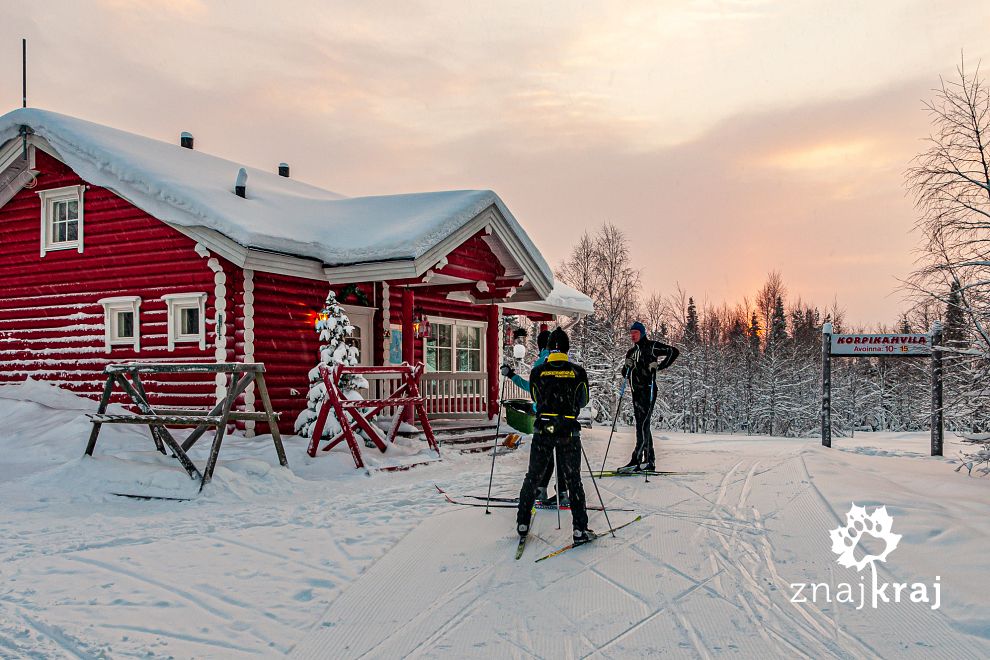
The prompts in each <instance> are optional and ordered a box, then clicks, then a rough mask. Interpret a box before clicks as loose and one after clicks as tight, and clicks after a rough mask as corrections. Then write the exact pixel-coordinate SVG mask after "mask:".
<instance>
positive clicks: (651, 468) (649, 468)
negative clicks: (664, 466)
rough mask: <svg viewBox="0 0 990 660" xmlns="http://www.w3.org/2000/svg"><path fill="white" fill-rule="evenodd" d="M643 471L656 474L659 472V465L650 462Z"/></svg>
mask: <svg viewBox="0 0 990 660" xmlns="http://www.w3.org/2000/svg"><path fill="white" fill-rule="evenodd" d="M643 469H644V470H645V471H646V472H656V471H657V464H656V463H653V462H652V461H651V462H649V463H647V464H646V465H644V466H643Z"/></svg>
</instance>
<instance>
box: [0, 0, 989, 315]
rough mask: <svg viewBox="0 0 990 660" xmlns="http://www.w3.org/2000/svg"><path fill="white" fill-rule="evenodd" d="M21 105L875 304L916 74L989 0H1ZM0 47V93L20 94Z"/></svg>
mask: <svg viewBox="0 0 990 660" xmlns="http://www.w3.org/2000/svg"><path fill="white" fill-rule="evenodd" d="M2 4H3V5H5V6H3V7H2V11H3V15H4V17H5V19H7V20H5V21H4V22H3V23H2V24H0V48H2V47H3V44H8V46H6V48H7V52H8V57H7V58H5V60H6V61H8V62H11V61H16V58H17V57H18V56H19V42H18V39H19V37H21V36H26V37H28V39H29V48H30V53H31V62H30V71H31V90H30V95H31V100H32V103H33V104H35V105H38V106H41V107H47V108H50V109H53V110H57V111H61V112H65V113H68V114H73V115H76V116H80V117H83V118H87V119H92V120H94V121H99V122H103V123H107V124H110V125H114V126H118V127H120V128H124V129H127V130H132V131H135V132H139V133H142V134H145V135H151V136H154V137H159V138H162V139H166V140H169V141H174V140H175V138H176V135H177V134H178V132H179V131H182V130H189V131H192V132H193V133H194V134H195V135H196V138H197V147H198V148H201V149H204V150H206V151H209V152H211V153H216V154H218V155H222V156H225V157H228V158H231V159H234V160H238V161H241V162H245V163H249V164H252V165H256V166H259V167H265V166H270V167H272V168H274V166H275V164H277V163H278V162H279V161H282V160H286V161H289V162H290V163H291V164H292V167H293V173H294V175H295V176H298V177H299V178H302V179H305V180H307V181H310V182H313V183H316V184H319V185H323V186H325V187H328V188H330V189H333V190H337V191H339V192H343V193H345V194H355V195H356V194H370V193H390V192H407V191H413V190H435V189H450V188H467V187H485V188H493V189H495V190H497V191H498V192H499V193H500V194H501V195H502V197H503V198H504V199H505V200H506V202H507V203H508V204H509V206H510V208H512V209H513V211H514V212H515V213H516V215H517V216H518V217H519V218H520V220H521V221H522V222H523V223H524V225H525V226H526V227H527V230H528V231H529V232H530V233H531V234H532V235H533V237H534V239H535V240H536V241H537V243H538V244H539V245H540V246H541V248H542V249H543V250H544V252H545V253H546V254H547V256H548V257H549V258H550V259H551V261H552V262H558V261H559V260H560V259H561V258H562V257H563V256H564V255H565V254H566V252H567V249H568V248H569V247H570V245H571V244H572V243H573V241H574V240H575V239H576V237H577V235H578V234H579V233H580V232H581V231H583V230H584V229H586V228H587V229H592V230H593V229H594V228H595V227H596V226H597V225H599V224H600V223H601V222H602V221H605V220H607V221H610V222H613V223H615V224H617V225H619V226H621V227H622V228H624V229H625V230H626V232H627V233H628V234H629V235H630V237H631V238H632V239H633V246H634V252H635V256H636V258H637V260H638V262H639V263H640V264H641V265H642V266H643V270H644V283H645V285H646V288H647V290H657V291H661V292H664V291H669V290H670V289H671V288H672V287H673V286H674V284H675V282H679V283H680V284H681V285H682V286H684V287H685V288H686V289H687V290H688V291H689V292H691V293H692V294H694V295H695V296H696V297H697V298H699V299H705V298H707V299H709V300H712V301H713V302H719V301H721V300H723V299H728V300H734V299H738V298H741V297H742V296H743V295H747V294H752V292H753V291H754V290H755V289H756V288H758V286H759V285H760V283H761V282H762V280H763V279H764V277H765V276H766V273H767V272H768V271H770V270H774V269H776V270H781V271H782V272H783V274H784V276H785V279H786V280H787V281H788V283H789V286H790V289H791V291H794V292H795V293H800V294H801V295H802V296H803V297H804V299H805V300H812V301H814V302H816V303H819V304H826V303H828V302H830V301H831V300H832V298H833V296H837V297H838V299H839V301H840V303H842V304H844V305H845V306H846V307H847V308H848V310H849V312H850V316H851V317H852V319H853V320H854V321H859V322H863V323H873V322H887V323H890V322H892V321H893V320H894V319H895V317H896V315H897V312H898V310H899V309H900V307H901V305H900V301H899V299H898V298H897V296H891V295H890V294H891V293H892V291H894V289H895V287H896V285H897V281H896V278H897V277H903V276H905V275H906V274H907V273H908V271H909V270H910V267H911V262H912V253H911V250H912V248H913V247H914V245H915V243H916V240H915V237H914V236H912V235H910V234H909V230H910V228H911V226H912V225H913V219H914V214H913V210H912V208H911V205H910V202H909V200H908V199H907V198H906V197H905V195H904V189H903V184H902V180H903V176H902V175H903V171H904V169H905V168H906V167H907V165H908V161H909V159H910V158H911V156H913V155H914V153H916V152H917V150H919V149H920V142H919V139H920V138H923V137H924V136H925V135H926V134H927V131H928V127H927V124H926V121H927V118H926V116H925V114H924V112H923V111H922V109H921V99H923V98H927V97H929V96H930V88H932V87H934V86H935V85H936V84H937V81H938V76H939V75H940V74H942V75H951V74H952V71H953V67H954V65H955V64H956V63H957V62H958V59H959V53H960V49H963V48H965V49H966V55H967V59H970V60H976V59H979V58H980V57H982V56H983V55H985V54H986V46H985V45H984V43H985V39H984V34H983V32H984V26H986V25H987V24H988V21H987V19H990V3H985V2H982V1H980V2H959V3H952V4H947V3H946V4H943V3H930V2H925V1H921V0H912V1H911V2H874V3H862V2H853V1H851V0H838V1H836V2H831V3H821V2H810V1H804V0H794V1H788V2H757V1H745V2H743V1H725V0H723V1H720V2H715V1H710V2H693V3H688V2H665V3H656V2H626V3H610V2H580V3H578V2H573V1H570V0H567V1H564V0H559V1H553V2H546V3H529V2H499V3H481V2H461V3H450V2H442V1H440V0H437V1H432V0H409V1H407V2H380V1H375V0H371V1H369V2H362V3H353V2H333V3H331V2H282V3H257V4H253V3H229V2H208V1H207V0H184V1H182V2H172V3H166V4H158V3H144V2H136V1H133V0H102V1H101V2H97V3H95V4H86V5H83V4H82V3H75V2H65V1H58V0H52V1H50V2H46V3H44V4H43V5H39V4H34V5H31V4H25V3H14V2H6V3H2ZM19 90H20V85H19V71H18V70H17V67H6V68H5V69H4V70H0V105H2V106H3V108H4V109H6V108H10V107H14V106H15V105H18V104H19V100H20V99H19Z"/></svg>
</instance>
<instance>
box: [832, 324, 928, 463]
mask: <svg viewBox="0 0 990 660" xmlns="http://www.w3.org/2000/svg"><path fill="white" fill-rule="evenodd" d="M941 347H942V325H941V324H940V323H939V322H938V321H936V322H935V324H934V325H933V326H932V331H931V333H929V334H884V335H878V334H833V333H832V324H831V323H826V324H825V325H823V326H822V446H824V447H831V446H832V358H833V357H885V358H910V357H930V358H931V359H932V370H931V374H932V376H931V387H932V412H931V427H932V442H931V454H932V456H941V455H942V440H943V430H942V426H943V419H942V350H941Z"/></svg>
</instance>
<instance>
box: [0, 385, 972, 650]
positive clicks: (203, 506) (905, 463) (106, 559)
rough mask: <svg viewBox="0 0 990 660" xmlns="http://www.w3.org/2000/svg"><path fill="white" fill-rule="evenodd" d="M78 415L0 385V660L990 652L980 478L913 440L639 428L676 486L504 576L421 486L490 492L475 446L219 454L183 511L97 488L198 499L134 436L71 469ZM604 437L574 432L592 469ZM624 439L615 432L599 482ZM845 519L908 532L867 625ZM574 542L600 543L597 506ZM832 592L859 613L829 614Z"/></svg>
mask: <svg viewBox="0 0 990 660" xmlns="http://www.w3.org/2000/svg"><path fill="white" fill-rule="evenodd" d="M93 407H94V406H93V404H92V403H91V402H89V401H85V400H81V399H77V398H76V397H74V396H72V395H70V394H67V393H65V392H59V391H56V390H54V389H53V388H50V387H48V386H44V385H39V384H36V383H29V384H28V385H25V386H5V387H0V420H2V421H0V456H2V458H0V512H2V514H0V572H2V581H0V657H63V656H64V657H86V658H88V657H99V656H106V657H131V656H141V657H149V656H151V657H178V658H182V657H238V656H252V655H254V656H265V657H270V656H279V655H283V654H291V655H295V656H299V657H327V658H329V657H334V658H337V657H341V658H343V657H358V656H361V655H362V654H366V657H382V658H393V657H402V656H407V655H412V656H420V657H455V658H462V657H488V658H500V657H532V656H537V657H547V658H556V657H583V656H586V655H595V656H596V657H639V656H645V655H653V654H656V655H668V656H674V657H716V656H731V657H757V656H760V657H781V656H786V657H795V656H797V657H801V656H810V657H831V656H838V657H857V658H858V657H902V656H913V657H925V658H934V657H945V658H966V657H987V656H990V623H988V622H990V601H988V599H987V597H986V594H987V592H988V588H990V577H988V572H987V570H986V566H985V564H986V556H987V553H986V543H987V539H990V517H988V515H987V511H990V478H985V477H984V478H975V477H967V476H966V475H965V474H959V473H955V472H953V468H954V467H955V464H954V463H953V462H952V459H951V456H953V455H955V454H957V452H958V448H959V445H958V443H957V442H956V441H955V440H954V439H953V438H948V439H947V447H946V454H947V457H946V459H934V458H930V457H928V456H927V443H928V439H927V437H926V436H925V435H924V434H857V436H856V438H855V439H836V441H835V445H836V448H835V449H833V450H825V449H822V448H821V447H819V446H818V443H817V441H816V440H813V439H811V440H794V439H782V438H765V437H743V436H711V435H701V436H698V435H689V434H658V455H659V462H660V463H661V466H662V467H663V469H671V470H682V471H686V472H694V473H695V474H685V475H676V476H667V477H656V478H653V479H651V481H650V483H645V481H644V480H642V479H639V478H636V479H630V478H611V479H603V480H600V481H599V486H600V488H601V493H602V496H603V497H604V498H605V501H606V504H607V505H612V506H615V507H617V508H619V507H625V508H633V509H635V510H636V513H638V514H641V515H642V516H643V520H642V521H640V522H638V523H634V524H633V525H630V526H629V527H627V528H625V529H624V530H622V531H621V532H619V535H618V538H615V539H612V538H605V539H600V540H599V541H596V542H595V543H594V544H592V545H590V546H587V547H582V548H578V549H575V550H573V551H571V552H567V553H565V554H563V555H561V556H559V557H555V558H553V559H550V560H547V561H545V562H541V563H538V564H537V563H534V562H533V559H535V558H537V557H539V556H541V555H543V554H545V553H547V552H549V551H550V550H552V549H555V548H557V547H559V546H561V545H563V544H564V543H565V542H566V541H567V538H568V536H569V526H570V520H569V514H568V513H566V512H565V513H564V514H563V519H562V523H563V528H562V530H560V531H558V530H557V519H556V513H555V512H552V511H540V512H538V513H537V517H536V520H535V529H534V536H533V537H532V538H531V540H530V543H529V547H527V549H526V554H525V555H524V557H523V559H522V560H521V561H518V562H517V561H514V560H513V551H514V549H515V538H514V532H513V511H512V510H510V509H495V510H493V514H492V515H489V516H486V515H485V514H484V511H483V509H476V508H468V507H458V506H454V505H451V504H448V503H446V502H445V501H444V500H443V499H442V498H441V497H440V496H439V495H438V493H437V492H436V490H435V489H434V485H433V484H434V483H437V484H439V485H441V486H442V487H443V488H444V489H446V490H447V491H449V492H450V493H452V494H454V495H463V494H479V493H484V491H485V489H486V488H487V485H488V468H489V466H490V457H489V456H488V455H486V454H457V453H455V452H453V451H448V452H447V453H446V455H445V459H444V461H443V463H442V464H438V465H433V466H429V467H422V468H417V469H414V470H411V471H409V472H398V473H375V474H373V476H370V477H369V476H366V475H364V474H363V473H360V472H358V471H355V470H354V469H353V464H352V463H351V462H350V457H349V455H348V454H347V453H345V452H340V453H338V452H332V453H331V454H330V455H326V456H321V457H318V458H317V459H313V460H311V459H309V458H308V457H306V456H305V454H304V443H303V442H302V441H301V440H298V439H295V438H288V439H287V441H286V442H287V452H288V457H289V462H290V466H291V470H284V469H282V468H279V467H278V466H277V462H276V459H275V453H274V450H273V448H272V445H271V443H270V439H269V438H256V439H252V440H248V439H245V438H239V437H235V438H232V439H231V440H230V441H229V442H228V443H226V444H225V447H224V450H223V452H222V453H221V462H220V465H219V466H218V468H217V471H216V475H215V479H214V482H213V484H211V485H210V486H209V487H208V488H207V489H206V491H205V492H204V493H203V494H202V495H201V496H199V497H198V498H196V499H194V500H193V501H190V502H165V501H139V500H131V499H124V498H120V497H116V496H114V495H111V494H109V493H111V492H114V491H116V492H132V493H154V494H158V495H167V494H172V495H183V496H188V495H193V494H195V488H194V485H193V484H192V483H191V482H190V481H189V479H188V478H187V477H186V475H185V473H184V472H182V471H181V469H179V468H178V467H177V466H176V465H174V464H173V463H174V461H172V460H170V459H167V458H165V457H162V456H161V455H159V454H157V453H156V452H154V446H153V444H152V443H151V440H150V439H149V438H148V436H147V431H146V429H144V428H142V427H133V428H130V427H120V426H116V427H113V426H110V427H104V432H103V435H101V439H100V443H99V445H98V446H97V451H96V456H95V458H92V459H82V458H81V455H82V452H83V449H84V447H85V443H86V439H87V437H88V434H89V426H90V425H89V423H88V421H87V420H86V418H85V416H84V412H85V411H89V410H92V408H93ZM607 438H608V429H607V428H606V429H595V430H593V431H591V432H590V433H589V434H587V436H586V442H585V444H586V447H587V449H588V453H589V454H590V456H591V460H592V463H593V464H595V465H594V466H595V468H596V469H597V468H598V467H599V466H600V464H601V457H602V454H603V453H604V450H605V444H606V440H607ZM631 442H632V436H631V433H630V432H629V431H628V430H621V431H620V432H619V433H617V435H616V439H615V441H614V442H613V444H612V449H611V453H610V459H609V463H610V464H611V465H616V464H619V463H620V461H624V460H625V459H626V458H627V456H628V452H629V450H630V447H631ZM202 444H204V446H203V447H197V449H196V451H194V452H193V454H192V456H193V458H194V460H197V461H200V462H201V461H202V460H203V459H204V454H205V451H206V447H205V443H202ZM399 453H401V452H399ZM526 460H527V450H526V449H525V448H524V449H522V450H520V451H518V452H515V453H513V454H510V455H507V456H500V457H499V458H498V463H497V466H496V473H495V488H494V490H495V492H496V493H497V494H499V495H510V496H511V495H515V493H516V491H517V489H518V485H519V483H520V481H521V478H522V473H523V471H524V468H525V463H526ZM585 485H586V487H587V490H588V493H589V499H591V500H592V501H594V500H596V499H597V498H596V496H595V494H594V489H593V488H592V487H591V483H590V481H589V480H587V479H586V480H585ZM853 502H855V503H856V504H857V505H859V506H864V507H866V511H867V512H868V513H870V514H874V512H875V508H876V507H878V506H880V505H885V506H886V511H887V512H888V513H889V514H890V516H892V528H891V529H890V530H889V531H891V532H893V533H894V534H898V535H900V536H901V538H900V540H899V542H898V543H897V546H896V548H895V549H894V550H893V551H892V552H891V553H890V554H889V556H888V557H887V561H886V562H885V563H884V562H877V564H876V565H877V566H878V572H877V579H878V582H879V583H880V584H881V585H882V584H883V583H902V582H903V583H909V584H911V585H914V586H909V587H908V588H907V589H906V590H903V591H902V593H901V602H899V603H898V602H890V603H884V602H879V603H878V606H877V607H876V608H874V607H873V606H872V603H871V602H870V600H871V599H870V590H871V589H872V578H871V571H870V568H869V567H867V568H865V569H864V570H863V571H862V572H858V571H857V570H856V569H855V568H846V567H844V566H841V565H840V564H839V563H838V562H837V561H836V560H837V555H836V554H833V552H832V549H831V548H832V541H831V539H830V537H829V531H830V530H831V529H834V528H837V527H839V526H840V524H841V525H844V524H845V522H846V512H847V511H848V510H849V509H850V506H851V504H852V503H853ZM634 515H635V514H633V513H625V512H618V511H615V512H613V513H611V518H612V522H613V524H619V523H621V522H625V521H626V520H629V519H630V518H631V517H633V516H634ZM591 526H592V527H593V528H595V529H597V530H600V531H601V530H604V529H605V522H604V518H603V516H602V514H601V513H592V516H591ZM886 531H888V530H881V532H882V533H881V535H883V533H885V532H886ZM857 547H858V548H860V550H859V551H858V552H859V554H858V555H857V556H856V558H861V557H862V548H864V547H865V548H866V549H867V550H868V551H870V552H873V553H876V554H879V553H880V552H881V551H882V550H883V543H882V542H880V543H879V544H877V542H876V541H873V540H870V541H865V542H864V543H861V544H860V546H857ZM798 583H805V584H810V583H818V584H827V585H828V586H829V591H830V594H829V595H830V597H831V598H830V600H832V602H827V601H826V599H825V587H824V586H820V587H818V588H817V589H816V591H815V596H816V599H815V602H812V601H811V596H812V591H811V587H810V586H809V587H807V588H805V590H804V591H803V592H802V594H801V595H802V596H804V597H805V600H806V601H807V602H799V603H795V602H792V601H793V600H800V598H795V589H796V587H794V586H792V585H795V584H798ZM843 583H848V584H850V585H851V586H852V588H853V589H854V595H855V600H854V602H852V603H841V602H835V600H836V599H837V593H838V592H841V585H842V584H843ZM915 583H917V584H915ZM861 584H864V585H866V589H865V591H866V602H865V604H864V605H863V607H862V609H857V607H858V606H859V589H860V585H861ZM921 584H923V585H926V587H925V589H926V591H927V594H928V596H929V599H930V600H933V598H934V596H935V593H936V592H935V587H936V585H937V586H938V589H939V591H938V595H939V598H940V602H939V603H938V605H939V606H938V609H932V608H933V606H934V605H935V603H934V602H928V603H924V602H911V599H910V597H909V596H910V594H911V593H912V590H914V592H918V593H920V589H921V587H919V586H918V585H921ZM896 589H897V588H896V587H895V586H894V585H893V584H890V585H889V587H888V589H887V590H886V591H885V592H884V593H885V595H886V596H888V597H889V598H890V599H891V600H894V592H895V590H896ZM846 593H847V595H848V593H849V592H846Z"/></svg>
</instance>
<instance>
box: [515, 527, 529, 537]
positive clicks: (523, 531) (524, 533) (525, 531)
mask: <svg viewBox="0 0 990 660" xmlns="http://www.w3.org/2000/svg"><path fill="white" fill-rule="evenodd" d="M516 532H518V533H519V538H521V539H524V538H526V536H527V535H528V534H529V525H523V524H522V523H520V524H518V525H516Z"/></svg>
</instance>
